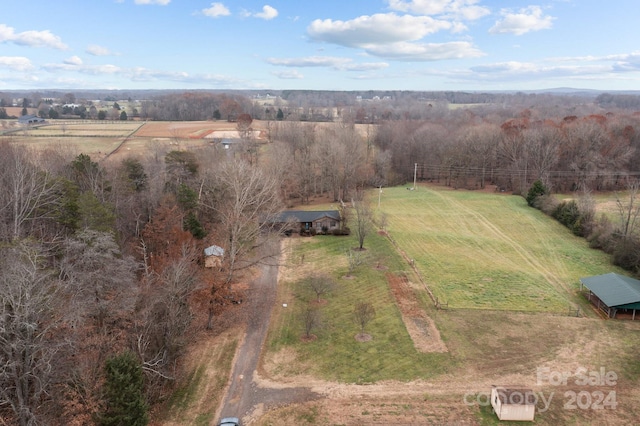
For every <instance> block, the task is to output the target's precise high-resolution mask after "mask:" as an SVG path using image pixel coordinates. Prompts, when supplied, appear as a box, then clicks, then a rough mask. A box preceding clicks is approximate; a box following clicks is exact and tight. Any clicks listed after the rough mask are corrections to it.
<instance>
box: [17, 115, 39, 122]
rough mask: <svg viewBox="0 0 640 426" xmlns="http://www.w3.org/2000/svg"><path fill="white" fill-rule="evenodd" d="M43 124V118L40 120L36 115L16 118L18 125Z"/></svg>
mask: <svg viewBox="0 0 640 426" xmlns="http://www.w3.org/2000/svg"><path fill="white" fill-rule="evenodd" d="M44 122H45V120H44V118H40V117H38V116H37V115H33V114H27V115H23V116H21V117H18V123H19V124H37V123H44Z"/></svg>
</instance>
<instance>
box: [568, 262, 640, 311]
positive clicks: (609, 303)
mask: <svg viewBox="0 0 640 426" xmlns="http://www.w3.org/2000/svg"><path fill="white" fill-rule="evenodd" d="M580 283H581V284H582V285H583V286H585V287H586V288H587V289H589V296H588V298H589V300H590V301H591V302H592V303H593V304H594V305H596V306H597V307H598V308H599V309H601V310H602V311H603V312H604V313H606V314H607V316H608V317H609V318H615V316H616V313H617V312H618V311H620V310H627V311H629V310H632V311H633V319H635V317H636V310H640V281H638V280H636V279H633V278H630V277H625V276H623V275H618V274H616V273H613V272H610V273H608V274H603V275H595V276H593V277H586V278H580Z"/></svg>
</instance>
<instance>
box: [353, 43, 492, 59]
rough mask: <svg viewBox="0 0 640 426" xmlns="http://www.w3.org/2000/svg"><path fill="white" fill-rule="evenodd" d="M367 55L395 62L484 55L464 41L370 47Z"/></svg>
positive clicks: (367, 49)
mask: <svg viewBox="0 0 640 426" xmlns="http://www.w3.org/2000/svg"><path fill="white" fill-rule="evenodd" d="M365 50H366V51H367V53H369V54H371V55H375V56H380V57H383V58H387V59H393V60H396V61H408V62H410V61H441V60H446V59H462V58H478V57H481V56H484V53H483V52H482V51H481V50H479V49H477V48H475V47H474V46H473V45H472V44H471V43H469V42H466V41H453V42H449V43H405V42H398V43H393V44H386V45H379V46H370V47H368V48H366V49H365Z"/></svg>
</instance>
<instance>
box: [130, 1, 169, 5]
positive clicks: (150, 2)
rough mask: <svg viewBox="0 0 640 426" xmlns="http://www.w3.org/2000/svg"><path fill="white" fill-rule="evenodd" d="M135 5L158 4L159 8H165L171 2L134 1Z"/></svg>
mask: <svg viewBox="0 0 640 426" xmlns="http://www.w3.org/2000/svg"><path fill="white" fill-rule="evenodd" d="M134 3H135V4H159V5H160V6H166V5H168V4H169V3H171V0H135V1H134Z"/></svg>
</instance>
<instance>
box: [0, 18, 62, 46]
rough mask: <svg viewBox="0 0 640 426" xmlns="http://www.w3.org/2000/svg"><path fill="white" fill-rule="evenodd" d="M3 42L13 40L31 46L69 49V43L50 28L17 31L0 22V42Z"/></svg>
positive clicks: (15, 42)
mask: <svg viewBox="0 0 640 426" xmlns="http://www.w3.org/2000/svg"><path fill="white" fill-rule="evenodd" d="M3 42H12V43H14V44H18V45H21V46H29V47H51V48H53V49H59V50H65V49H67V45H66V44H64V43H63V42H62V40H61V39H60V37H58V36H57V35H55V34H52V33H51V31H49V30H44V31H23V32H21V33H16V32H15V30H14V29H13V28H12V27H9V26H7V25H5V24H0V43H3Z"/></svg>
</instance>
